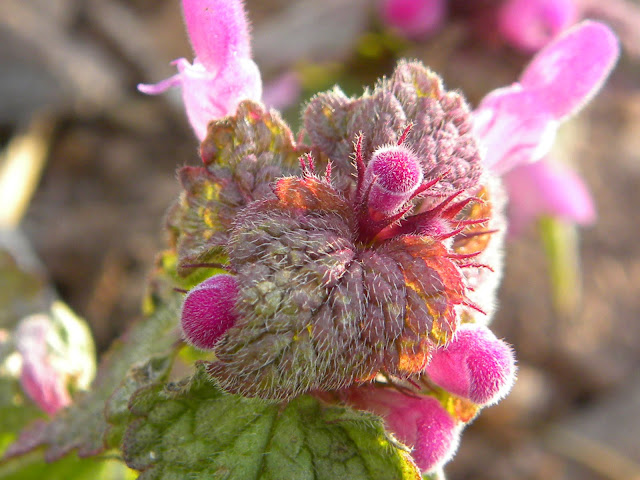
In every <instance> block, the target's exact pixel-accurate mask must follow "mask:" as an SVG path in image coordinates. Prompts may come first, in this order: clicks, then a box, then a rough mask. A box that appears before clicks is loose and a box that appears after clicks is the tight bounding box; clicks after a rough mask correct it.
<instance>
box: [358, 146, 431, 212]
mask: <svg viewBox="0 0 640 480" xmlns="http://www.w3.org/2000/svg"><path fill="white" fill-rule="evenodd" d="M364 175H365V185H367V187H366V188H370V190H369V197H368V199H367V203H368V206H369V208H370V209H372V210H375V211H378V212H381V213H383V214H387V215H388V214H392V213H395V212H396V211H397V210H398V209H399V208H400V207H402V206H403V205H404V204H405V203H406V202H407V201H409V199H410V198H411V195H412V194H413V193H414V192H415V191H416V190H417V188H418V187H419V186H420V184H421V183H422V178H423V173H422V166H421V164H420V160H419V159H418V157H417V156H416V155H415V154H414V153H413V152H412V151H411V150H409V149H408V148H407V147H405V146H403V145H385V146H383V147H380V148H378V149H377V150H376V151H375V152H373V156H372V157H371V160H370V161H369V164H368V165H367V169H366V171H365V174H364Z"/></svg>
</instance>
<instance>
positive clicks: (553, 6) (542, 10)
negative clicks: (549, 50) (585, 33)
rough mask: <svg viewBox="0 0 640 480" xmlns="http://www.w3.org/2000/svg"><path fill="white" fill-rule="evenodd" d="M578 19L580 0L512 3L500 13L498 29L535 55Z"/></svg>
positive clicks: (512, 1) (501, 8) (509, 2)
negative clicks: (577, 0)
mask: <svg viewBox="0 0 640 480" xmlns="http://www.w3.org/2000/svg"><path fill="white" fill-rule="evenodd" d="M577 19H578V9H577V6H576V0H508V1H507V2H505V3H504V4H503V5H502V7H500V9H499V11H498V30H499V31H500V34H501V35H502V36H503V37H504V38H505V39H506V40H507V41H509V42H510V43H511V44H512V45H513V46H515V47H516V48H519V49H521V50H524V51H525V52H535V51H537V50H539V49H540V48H542V47H544V46H545V45H546V44H547V43H549V41H550V40H551V39H552V38H553V37H555V36H556V35H558V34H559V33H560V32H562V31H563V30H565V29H566V28H568V27H569V26H570V25H572V24H573V23H575V22H576V21H577Z"/></svg>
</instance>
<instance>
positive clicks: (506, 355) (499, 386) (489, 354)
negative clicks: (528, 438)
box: [425, 324, 516, 405]
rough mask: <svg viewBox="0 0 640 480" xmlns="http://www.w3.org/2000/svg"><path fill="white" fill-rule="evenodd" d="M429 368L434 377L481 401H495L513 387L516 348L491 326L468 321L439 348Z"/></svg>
mask: <svg viewBox="0 0 640 480" xmlns="http://www.w3.org/2000/svg"><path fill="white" fill-rule="evenodd" d="M425 372H426V373H427V374H428V375H429V377H430V379H431V381H433V382H434V383H435V384H437V385H439V386H440V387H442V388H444V389H445V390H447V391H448V392H450V393H453V394H454V395H458V396H460V397H464V398H468V399H469V400H471V401H472V402H474V403H476V404H478V405H492V404H494V403H497V402H498V401H500V400H501V399H502V398H504V397H505V396H506V395H507V393H509V391H510V390H511V387H512V386H513V382H514V381H515V377H516V366H515V358H514V355H513V351H512V349H511V347H510V346H509V345H507V344H506V343H505V342H503V341H502V340H498V339H497V338H496V337H495V335H494V334H493V333H492V332H491V330H489V329H488V328H487V327H485V326H482V325H477V324H464V325H461V326H460V327H458V330H457V332H456V336H455V337H454V339H453V340H452V341H451V342H450V343H449V344H448V345H447V346H446V347H443V348H439V349H437V350H436V351H435V352H434V353H433V356H432V358H431V362H430V363H429V365H427V367H426V369H425Z"/></svg>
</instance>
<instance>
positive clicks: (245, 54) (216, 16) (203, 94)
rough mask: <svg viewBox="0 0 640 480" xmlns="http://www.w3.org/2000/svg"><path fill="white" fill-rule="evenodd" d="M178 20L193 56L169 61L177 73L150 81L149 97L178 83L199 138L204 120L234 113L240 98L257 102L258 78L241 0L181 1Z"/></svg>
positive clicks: (143, 86)
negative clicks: (181, 15) (181, 21)
mask: <svg viewBox="0 0 640 480" xmlns="http://www.w3.org/2000/svg"><path fill="white" fill-rule="evenodd" d="M182 6H183V10H184V18H185V22H186V24H187V30H188V32H189V38H190V39H191V44H192V46H193V50H194V51H195V54H196V57H195V59H194V60H193V64H190V63H189V62H188V61H187V60H186V59H184V58H180V59H178V60H175V61H174V62H173V64H174V65H176V67H177V68H178V74H176V75H174V76H173V77H171V78H168V79H166V80H163V81H162V82H160V83H157V84H155V85H146V84H140V85H138V89H139V90H140V91H141V92H143V93H147V94H150V95H156V94H159V93H162V92H164V91H165V90H167V89H168V88H170V87H174V86H181V87H182V98H183V101H184V105H185V109H186V111H187V115H188V117H189V121H190V122H191V126H192V127H193V129H194V130H195V132H196V135H197V136H198V138H199V139H200V140H203V139H204V137H205V136H206V133H207V124H208V123H209V121H210V120H213V119H217V118H221V117H224V116H226V115H230V114H233V113H235V111H236V107H237V106H238V103H240V101H242V100H245V99H251V100H259V99H260V97H261V96H262V80H261V78H260V71H259V70H258V67H257V65H256V64H255V63H254V62H253V60H252V59H251V47H250V43H249V27H248V24H247V20H246V16H245V13H244V9H243V5H242V1H241V0H183V2H182Z"/></svg>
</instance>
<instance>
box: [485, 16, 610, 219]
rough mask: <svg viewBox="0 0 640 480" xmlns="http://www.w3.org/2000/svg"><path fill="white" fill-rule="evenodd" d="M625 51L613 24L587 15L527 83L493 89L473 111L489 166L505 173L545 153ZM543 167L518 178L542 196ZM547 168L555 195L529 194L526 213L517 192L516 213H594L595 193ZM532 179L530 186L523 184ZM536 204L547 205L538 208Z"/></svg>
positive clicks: (536, 65)
mask: <svg viewBox="0 0 640 480" xmlns="http://www.w3.org/2000/svg"><path fill="white" fill-rule="evenodd" d="M618 55H619V45H618V41H617V39H616V37H615V35H614V34H613V33H612V32H611V30H610V29H609V28H608V27H607V26H605V25H603V24H601V23H598V22H593V21H584V22H581V23H580V24H578V25H576V26H575V27H573V28H571V29H569V30H568V31H567V32H565V33H564V34H563V35H561V36H559V37H557V38H556V39H555V40H554V41H553V42H551V43H550V44H549V45H548V46H547V47H546V48H544V49H543V50H542V51H540V52H539V53H538V54H537V55H536V56H535V57H534V58H533V60H532V61H531V63H530V64H529V66H528V67H527V68H526V69H525V71H524V72H523V74H522V75H521V77H520V82H518V83H514V84H513V85H511V86H508V87H504V88H500V89H497V90H494V91H493V92H491V93H489V94H488V95H487V96H486V97H485V98H484V99H483V100H482V102H481V103H480V105H479V107H478V108H477V109H476V110H475V112H474V132H475V134H476V136H477V138H478V140H479V141H480V142H481V144H482V147H483V149H484V152H485V157H484V160H485V165H486V166H487V167H488V168H489V169H490V170H492V171H493V172H494V173H496V174H499V175H504V174H506V173H507V172H509V171H510V170H512V169H514V168H516V167H519V166H522V165H526V164H529V163H531V162H535V161H538V160H540V159H541V158H543V157H545V156H546V155H547V154H548V153H549V150H550V149H551V146H552V144H553V140H554V138H555V135H556V130H557V127H558V125H559V124H560V122H562V121H564V120H565V119H566V118H568V117H569V116H571V115H573V114H574V113H576V112H577V111H578V110H580V109H581V108H582V106H583V105H584V104H585V103H587V102H588V101H589V100H590V99H591V97H593V96H594V95H595V94H596V93H597V91H598V90H599V89H600V87H601V86H602V84H603V83H604V81H605V80H606V78H607V77H608V75H609V73H610V72H611V70H612V68H613V66H614V64H615V62H616V60H617V58H618ZM543 171H544V169H543V167H542V166H540V167H531V168H529V169H525V170H523V171H522V172H521V174H520V175H518V174H516V175H515V176H514V177H513V178H517V186H518V188H522V189H523V190H525V189H526V190H527V191H528V192H529V193H532V192H535V191H537V192H538V195H542V194H543V190H541V189H540V188H538V187H539V186H540V183H539V182H540V175H542V174H543ZM558 171H560V170H559V169H558ZM525 172H529V173H533V174H534V177H532V178H531V179H530V180H527V178H526V175H524V173H525ZM536 175H537V176H538V177H537V178H536V177H535V176H536ZM544 175H546V179H547V180H551V179H553V183H551V184H549V185H547V186H546V188H545V189H544V195H546V196H548V197H549V199H550V201H549V202H547V203H546V204H544V205H543V203H544V202H543V201H540V202H532V201H531V199H529V200H528V201H529V202H530V203H529V205H528V211H524V212H522V213H520V212H519V211H518V208H519V206H520V205H522V204H519V203H518V200H517V199H516V202H515V203H513V204H512V208H511V213H512V215H513V217H514V218H515V217H517V216H519V215H525V216H529V217H531V216H532V215H533V216H535V215H536V214H539V213H547V214H553V215H560V216H564V217H568V218H570V219H573V220H577V221H583V222H586V221H589V220H590V219H592V217H593V214H592V213H590V211H592V207H591V205H590V200H589V199H588V195H587V194H586V192H584V191H580V193H577V192H578V191H579V190H581V187H577V186H576V185H578V183H579V181H577V180H575V178H574V179H570V178H569V174H568V173H566V172H564V175H561V174H556V175H551V173H550V172H547V173H546V174H544ZM562 178H565V179H566V181H562ZM507 181H508V182H509V180H507ZM527 182H530V185H529V186H528V187H524V186H523V185H524V184H525V183H527ZM512 184H513V182H512ZM513 185H515V184H513ZM565 188H571V194H572V195H573V196H574V198H573V200H574V202H573V203H572V204H571V207H570V208H569V206H568V205H569V204H570V203H571V202H569V203H567V204H565V205H562V201H560V198H561V197H562V196H563V195H564V189H565ZM551 189H554V191H553V193H551ZM511 191H514V189H513V188H512V189H511ZM551 198H553V200H552V201H551ZM536 203H537V205H538V206H539V207H540V208H538V212H536V211H535V210H536V208H535V207H536Z"/></svg>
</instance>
